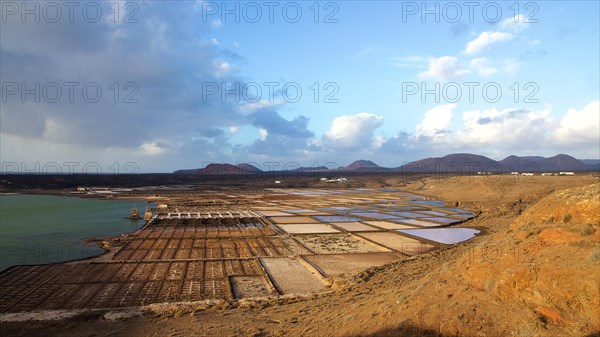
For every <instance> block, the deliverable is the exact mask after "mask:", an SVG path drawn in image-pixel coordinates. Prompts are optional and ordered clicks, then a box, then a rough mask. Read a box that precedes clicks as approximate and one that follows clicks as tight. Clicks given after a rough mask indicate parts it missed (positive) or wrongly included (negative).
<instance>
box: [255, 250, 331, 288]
mask: <svg viewBox="0 0 600 337" xmlns="http://www.w3.org/2000/svg"><path fill="white" fill-rule="evenodd" d="M260 263H261V264H262V265H263V267H264V268H265V270H266V272H267V273H269V275H270V276H271V279H272V280H273V285H274V286H275V288H277V291H279V292H280V293H281V294H294V293H310V292H318V291H321V290H323V288H324V284H323V281H322V280H321V278H320V277H319V276H317V275H316V274H315V273H313V272H312V271H311V270H309V269H308V268H307V267H306V266H305V265H304V263H306V262H304V263H303V262H300V261H299V260H296V259H286V258H265V259H260Z"/></svg>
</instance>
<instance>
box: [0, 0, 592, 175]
mask: <svg viewBox="0 0 600 337" xmlns="http://www.w3.org/2000/svg"><path fill="white" fill-rule="evenodd" d="M55 3H57V4H59V6H58V8H55V7H52V6H50V7H48V5H47V2H32V3H31V4H30V7H29V8H28V9H29V10H30V12H37V14H24V12H25V9H24V8H22V7H21V6H22V5H21V2H3V4H2V8H1V10H2V18H1V19H2V21H1V23H0V24H1V25H2V27H1V29H0V37H1V41H2V44H1V45H0V56H1V58H0V70H1V75H0V76H1V80H2V101H1V102H0V108H1V109H0V117H1V120H2V123H1V126H0V141H1V143H0V149H1V156H2V159H1V161H2V163H3V170H4V171H14V170H16V169H15V167H19V169H21V170H34V169H36V168H38V167H39V168H40V169H42V170H43V169H44V167H50V166H53V165H50V164H51V163H57V164H58V166H60V167H61V168H62V170H63V171H67V170H69V168H74V169H72V170H73V171H75V172H77V171H78V170H79V171H80V170H82V169H83V168H84V167H94V168H97V167H100V168H101V170H102V171H106V172H111V171H113V172H114V171H116V170H117V169H118V170H119V171H122V172H126V171H127V170H128V169H127V168H129V169H130V168H131V167H133V166H131V165H129V164H128V163H130V162H131V163H135V165H134V166H135V167H136V168H135V170H136V171H139V172H170V171H173V170H176V169H180V168H192V167H202V166H204V165H206V163H209V162H229V163H238V162H253V163H255V164H257V165H258V166H263V167H262V168H265V167H266V165H269V164H266V165H265V164H264V163H267V162H278V163H280V165H281V166H285V165H286V163H298V164H299V165H302V166H312V165H315V163H318V164H319V165H322V164H325V163H333V165H334V166H336V165H337V166H342V165H346V164H348V163H350V162H351V161H354V160H356V159H370V160H373V161H375V162H377V163H379V164H381V165H384V166H390V167H393V166H399V165H401V164H403V163H406V162H409V161H412V160H416V159H421V158H425V157H432V156H441V155H445V154H449V153H455V152H471V153H477V154H481V155H485V156H488V157H491V158H493V159H502V158H504V157H506V156H508V155H510V154H516V155H543V156H551V155H555V154H558V153H567V154H571V155H573V156H575V157H577V158H599V157H600V145H599V143H600V117H599V116H600V105H599V99H600V98H599V92H600V88H599V86H600V70H599V68H598V67H599V64H600V62H599V61H600V56H599V50H600V45H599V41H600V38H599V25H600V24H599V13H600V9H599V3H598V2H597V1H579V2H578V1H569V2H559V1H547V2H518V3H515V2H512V1H511V2H453V3H452V5H448V2H427V3H425V8H423V7H421V6H422V5H421V4H422V2H407V1H405V2H400V1H379V2H377V1H370V2H365V1H344V2H313V1H308V2H278V1H274V2H270V3H265V2H237V3H234V2H227V3H225V2H220V1H214V2H212V1H204V2H202V1H186V2H166V1H163V2H160V1H146V2H144V1H142V2H138V1H131V2H128V1H122V2H119V3H118V8H117V7H115V4H114V3H113V2H112V1H111V2H103V1H97V2H91V4H90V2H87V3H86V2H81V3H78V2H75V3H76V6H75V7H74V10H73V12H72V14H71V17H69V12H68V7H66V5H65V4H64V3H61V2H55ZM471 3H474V4H475V6H474V7H472V8H470V7H469V6H471V5H470V4H471ZM15 4H16V5H15ZM36 4H37V6H39V7H36ZM224 6H225V7H224ZM269 6H273V7H272V8H273V12H272V16H271V17H270V15H269ZM83 8H86V11H83ZM98 8H99V9H100V11H101V12H98V11H97V9H98ZM257 8H260V10H261V14H262V15H260V16H258V15H257V14H256V13H257V11H256V9H257ZM317 8H318V13H317ZM457 8H458V9H459V10H460V13H459V12H457ZM298 9H300V11H301V13H300V12H298ZM470 9H472V12H471V14H470V13H469V11H470ZM224 10H228V12H227V13H228V14H224V13H225V12H224ZM427 10H429V11H430V14H426V15H424V16H423V15H422V14H423V13H425V12H426V11H427ZM59 11H60V12H61V14H62V15H61V16H57V15H56V13H58V12H59ZM436 13H437V14H436ZM36 15H37V17H36ZM436 15H437V17H436ZM36 19H37V21H39V22H36ZM271 19H272V20H271ZM236 21H237V22H236ZM271 21H272V22H271ZM293 21H295V22H293ZM315 21H317V22H315ZM436 21H439V22H436ZM68 83H75V84H71V85H72V86H71V87H69V84H68ZM315 83H316V84H315ZM36 85H38V86H39V88H38V87H36ZM235 85H237V86H238V88H239V89H240V90H238V91H237V92H236V91H229V92H228V94H226V95H225V96H223V95H222V94H223V91H224V90H226V88H227V87H228V86H229V87H231V86H233V87H235ZM283 87H287V88H288V91H287V92H284V91H282V88H283ZM57 88H58V89H57ZM70 88H71V89H72V90H73V97H70V96H69V89H70ZM84 88H85V90H84ZM90 88H91V89H90ZM257 88H258V89H260V94H259V92H258V91H256V89H257ZM271 88H274V89H273V90H274V91H273V96H271V95H270V93H269V90H270V89H271ZM436 88H437V89H436ZM484 88H485V90H484ZM97 89H100V90H101V91H102V93H101V94H100V95H97V94H96V91H97ZM298 89H299V90H300V91H301V93H302V94H301V96H297V93H298ZM27 90H29V91H27ZM57 90H61V94H62V95H61V96H60V97H58V96H57V95H56V92H57ZM423 90H429V94H427V95H424V96H423V95H422V93H423ZM470 90H472V91H471V95H470V94H469V93H470ZM498 90H500V92H499V91H498ZM459 91H460V93H461V95H460V96H457V93H458V92H459ZM317 93H318V97H316V96H315V94H317ZM36 94H37V96H39V97H36ZM84 94H85V95H87V96H84ZM469 96H471V97H469ZM245 99H247V100H245ZM315 100H316V102H315ZM68 163H76V164H68Z"/></svg>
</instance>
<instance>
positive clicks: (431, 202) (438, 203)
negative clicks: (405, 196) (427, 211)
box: [411, 200, 444, 207]
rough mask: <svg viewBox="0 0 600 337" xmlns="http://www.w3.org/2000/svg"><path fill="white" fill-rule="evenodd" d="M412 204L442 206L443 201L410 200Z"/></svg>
mask: <svg viewBox="0 0 600 337" xmlns="http://www.w3.org/2000/svg"><path fill="white" fill-rule="evenodd" d="M411 202H412V203H413V204H417V205H427V206H439V207H443V206H444V202H443V201H437V200H414V201H411Z"/></svg>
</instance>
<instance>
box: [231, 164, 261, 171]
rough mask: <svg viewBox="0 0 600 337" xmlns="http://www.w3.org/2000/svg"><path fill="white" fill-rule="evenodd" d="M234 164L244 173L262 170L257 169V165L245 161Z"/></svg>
mask: <svg viewBox="0 0 600 337" xmlns="http://www.w3.org/2000/svg"><path fill="white" fill-rule="evenodd" d="M236 166H237V167H238V168H239V169H240V170H242V172H245V173H260V172H262V170H261V169H259V168H258V167H256V166H254V165H250V164H247V163H241V164H237V165H236Z"/></svg>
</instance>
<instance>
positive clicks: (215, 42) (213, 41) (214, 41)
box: [210, 37, 219, 46]
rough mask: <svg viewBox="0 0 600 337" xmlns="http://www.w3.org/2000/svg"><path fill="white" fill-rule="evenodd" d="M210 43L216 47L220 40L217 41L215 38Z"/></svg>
mask: <svg viewBox="0 0 600 337" xmlns="http://www.w3.org/2000/svg"><path fill="white" fill-rule="evenodd" d="M210 42H211V43H212V44H214V45H215V46H216V45H218V44H219V40H217V39H215V38H214V37H213V38H212V39H210Z"/></svg>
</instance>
